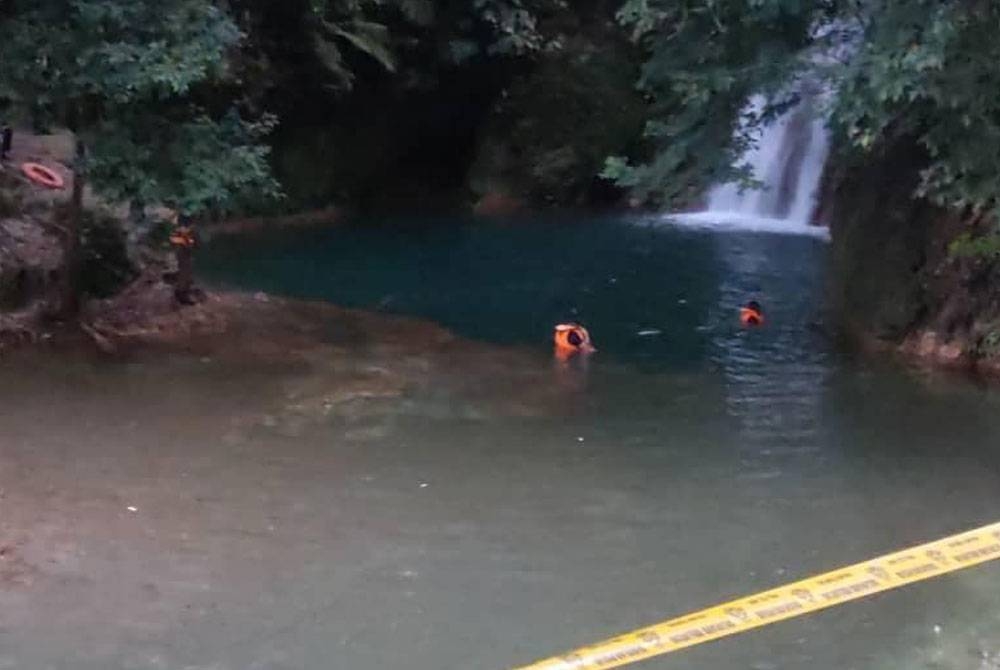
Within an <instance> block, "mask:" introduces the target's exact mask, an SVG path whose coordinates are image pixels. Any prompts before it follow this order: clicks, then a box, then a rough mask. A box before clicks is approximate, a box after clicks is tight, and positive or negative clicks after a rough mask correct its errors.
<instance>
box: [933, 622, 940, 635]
mask: <svg viewBox="0 0 1000 670" xmlns="http://www.w3.org/2000/svg"><path fill="white" fill-rule="evenodd" d="M934 634H935V635H940V634H941V625H940V624H934Z"/></svg>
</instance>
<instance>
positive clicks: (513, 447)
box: [0, 220, 1000, 670]
mask: <svg viewBox="0 0 1000 670" xmlns="http://www.w3.org/2000/svg"><path fill="white" fill-rule="evenodd" d="M389 223H391V222H389ZM389 223H386V224H385V226H382V227H367V228H360V229H358V228H340V229H335V230H328V231H307V232H302V233H300V234H295V235H291V236H288V235H285V236H283V237H281V238H277V237H273V238H269V237H267V236H264V237H256V238H245V239H229V240H223V239H220V240H218V241H217V242H216V243H215V245H214V246H213V247H211V248H209V249H207V250H206V251H207V253H206V254H204V256H203V258H202V262H203V263H204V269H205V273H206V275H207V276H209V277H210V278H211V279H212V281H214V282H216V283H218V284H222V285H229V286H239V287H242V288H247V289H254V290H258V289H259V290H267V291H271V292H280V293H286V294H290V295H299V296H305V297H313V298H324V299H329V300H333V301H336V302H339V303H345V304H351V305H355V306H369V307H380V308H382V309H386V310H391V311H396V312H400V313H404V314H410V315H418V316H424V317H427V318H431V319H434V320H436V321H439V322H441V323H443V324H445V325H447V326H448V327H450V328H452V329H454V330H455V331H456V332H457V333H459V334H460V335H462V336H463V337H465V338H468V339H470V340H473V341H475V342H478V343H479V344H476V345H474V346H470V347H463V348H461V349H460V350H457V351H456V352H454V353H449V351H445V352H443V353H440V354H437V355H436V356H437V357H435V356H431V355H427V356H426V357H419V356H417V357H414V360H413V361H410V362H408V364H412V366H411V367H412V368H413V369H415V370H419V371H420V373H419V374H420V375H422V377H421V379H422V382H421V383H419V384H416V385H414V386H411V387H408V390H407V391H406V392H405V393H404V395H403V396H402V397H400V398H397V399H394V400H390V401H387V402H379V403H376V404H375V405H372V406H369V405H363V406H361V407H359V408H358V409H357V411H356V412H353V413H351V414H341V415H336V416H334V417H331V418H329V419H326V420H319V421H315V422H312V423H308V424H305V425H296V426H293V427H292V428H289V427H288V426H287V425H286V424H285V423H283V418H282V416H281V415H280V403H279V404H278V405H275V399H276V398H278V399H280V398H283V397H285V396H286V395H288V394H289V393H290V390H292V389H295V388H298V385H300V384H302V383H303V379H305V380H307V381H308V382H309V383H312V382H313V381H315V379H312V378H311V377H310V375H312V376H313V377H315V376H317V375H320V374H323V375H326V373H320V372H317V369H313V370H304V369H301V368H300V367H298V366H294V365H289V366H287V367H284V366H281V365H274V364H273V363H272V364H268V365H267V366H265V365H263V364H262V365H260V366H258V367H255V366H253V365H246V364H233V363H226V362H223V361H221V360H213V359H206V360H200V359H197V358H186V357H183V356H171V357H161V358H143V359H136V360H132V361H129V362H124V363H114V364H109V363H107V362H88V361H81V360H63V359H57V358H55V357H52V356H37V355H32V354H26V355H23V356H21V357H18V358H15V359H11V360H8V361H6V362H4V363H2V364H0V379H2V382H3V383H2V384H0V389H2V390H0V394H2V397H0V401H2V402H0V408H2V413H0V433H2V435H3V436H4V438H3V440H2V442H0V472H2V473H3V483H2V488H3V491H2V497H0V506H2V507H0V509H3V510H4V514H3V516H2V524H0V532H2V533H3V538H4V541H5V542H7V543H8V545H9V550H8V551H6V552H0V557H2V561H4V562H0V668H6V667H11V668H45V667H53V668H74V669H88V668H93V669H94V670H97V669H99V668H100V669H107V668H143V669H145V668H213V669H226V670H229V669H232V670H244V669H247V668H262V669H263V668H267V669H271V668H282V669H283V668H288V669H291V668H335V669H338V670H339V669H344V670H369V669H371V670H375V669H383V668H400V669H407V670H423V669H427V670H430V669H432V668H433V669H440V668H483V669H496V668H504V667H509V666H511V665H515V664H518V663H524V662H527V661H529V660H532V659H533V658H536V657H540V656H546V655H550V654H552V653H556V652H559V651H563V650H565V649H567V648H570V647H574V646H577V645H580V644H583V643H587V642H590V641H592V640H594V639H598V638H603V637H606V636H608V635H611V634H614V633H617V632H619V631H624V630H626V629H629V628H632V627H636V626H639V625H642V624H648V623H652V622H655V621H658V620H661V619H664V618H668V617H672V616H675V615H679V614H683V613H684V612H687V611H690V610H693V609H699V608H701V607H703V606H707V605H711V604H714V603H716V602H718V601H720V600H723V599H726V598H729V597H734V596H738V595H742V594H745V593H748V592H752V591H755V590H760V589H764V588H768V587H772V586H775V585H778V584H780V583H783V582H785V581H789V580H792V579H795V578H798V577H801V576H805V575H808V574H811V573H814V572H818V571H822V570H827V569H831V568H834V567H836V566H838V565H841V564H845V563H851V562H855V561H857V560H861V559H865V558H868V557H872V556H875V555H877V554H879V553H883V552H886V551H890V550H894V549H897V548H900V547H902V546H904V545H907V544H910V543H917V542H922V541H926V540H930V539H934V538H935V537H938V536H940V535H943V534H947V533H950V532H956V531H959V530H963V529H966V528H971V527H974V526H976V525H980V524H984V523H990V522H993V521H996V520H997V518H998V511H1000V465H998V462H1000V460H998V456H1000V440H998V439H997V436H998V435H1000V411H998V410H1000V396H998V395H997V394H996V393H995V392H992V391H987V390H983V389H980V388H977V387H975V386H973V385H970V384H968V383H966V382H964V381H961V380H956V379H950V378H939V377H933V376H925V375H920V374H916V373H913V372H910V371H907V370H901V369H898V368H895V367H892V366H887V365H877V364H873V363H871V362H866V361H859V360H855V359H852V358H850V357H847V356H844V355H842V354H839V353H838V352H836V351H835V350H833V349H832V348H831V347H830V345H829V344H828V343H827V341H826V340H825V339H824V338H823V337H822V336H821V335H820V334H819V332H818V329H817V328H815V327H814V325H813V324H815V323H817V322H821V321H822V317H823V315H822V309H821V305H822V290H823V264H824V256H825V253H826V247H825V245H824V243H822V242H821V241H818V240H815V239H810V238H805V237H782V236H775V235H761V234H740V233H727V234H721V233H718V232H711V231H692V230H679V229H672V228H662V227H658V228H656V229H650V228H646V227H642V226H638V225H633V224H630V223H628V222H620V221H611V220H606V221H590V222H582V221H575V222H565V221H564V222H558V221H541V222H533V223H527V224H521V225H513V224H511V225H499V224H491V225H485V224H480V225H475V226H455V225H451V226H449V227H447V228H444V227H437V226H434V225H432V223H423V224H421V225H411V226H409V227H408V228H405V229H403V230H399V229H395V228H391V227H390V226H389ZM452 223H453V222H452ZM748 295H753V296H755V297H758V298H759V299H760V300H761V302H763V303H764V305H765V306H766V308H767V314H768V325H767V327H766V328H763V329H761V330H758V331H752V332H747V331H742V330H740V329H739V328H738V327H737V325H736V324H735V323H734V321H735V318H734V313H735V309H736V307H737V306H738V305H739V304H740V302H742V301H743V300H745V299H747V296H748ZM567 318H576V319H579V320H581V321H583V322H585V323H586V324H587V325H588V327H589V328H590V329H591V332H592V333H593V334H594V337H595V340H596V343H597V346H598V347H599V348H600V350H601V351H600V352H599V354H597V355H596V356H595V357H594V358H593V359H591V360H590V361H589V364H588V365H579V364H574V365H570V366H561V365H557V364H555V363H554V362H553V361H552V360H551V352H550V349H549V341H548V338H549V332H550V327H551V325H552V323H554V322H557V321H559V320H562V319H567ZM649 330H658V331H660V332H659V333H658V334H655V335H649V334H646V335H640V334H639V333H640V331H649ZM374 355H375V354H373V353H371V352H359V353H358V354H357V360H356V365H357V366H358V367H359V368H365V367H366V366H367V367H368V368H370V367H371V366H374V365H375V364H376V361H374V359H372V358H371V357H372V356H374ZM327 376H329V375H327ZM275 407H279V409H275ZM129 507H135V508H136V511H130V510H129V509H128V508H129ZM998 577H1000V565H988V566H985V567H980V568H976V569H973V570H970V571H967V572H964V573H958V574H954V575H951V576H948V577H945V578H941V579H938V580H936V581H934V582H930V583H925V584H920V585H916V586H913V587H910V588H907V589H905V590H900V591H896V592H893V593H889V594H885V595H882V596H879V597H876V598H873V599H870V600H867V601H862V602H859V603H854V604H849V605H846V606H843V607H840V608H837V609H835V610H832V611H828V612H825V613H822V614H819V615H815V616H811V617H807V618H802V619H798V620H793V621H790V622H786V623H782V624H778V625H775V626H772V627H770V628H767V629H763V630H759V631H756V632H751V633H749V634H746V635H743V636H740V637H737V638H732V639H729V640H725V641H721V642H718V643H714V644H710V645H706V646H703V647H700V648H696V649H692V650H689V651H686V652H682V653H680V654H677V655H674V656H670V657H667V658H665V659H659V660H654V661H651V662H649V663H648V664H647V665H645V666H644V667H650V668H661V667H662V668H668V667H669V668H692V669H694V668H713V669H714V670H728V669H734V670H735V669H737V668H740V669H746V668H754V669H756V670H769V669H777V668H780V669H783V670H784V669H798V668H802V669H806V668H809V669H815V668H830V669H831V670H833V669H837V670H840V669H843V668H859V669H862V668H872V669H882V668H901V667H905V668H920V667H935V668H974V669H978V670H984V669H986V668H995V667H998V665H997V664H998V663H1000V660H998V658H997V654H1000V581H998V579H997V578H998Z"/></svg>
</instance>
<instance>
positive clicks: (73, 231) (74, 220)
mask: <svg viewBox="0 0 1000 670" xmlns="http://www.w3.org/2000/svg"><path fill="white" fill-rule="evenodd" d="M85 152H86V147H85V146H84V144H83V141H82V140H79V139H78V140H77V141H76V160H75V162H74V164H73V196H72V198H71V199H70V204H69V211H68V213H67V216H66V221H65V228H64V238H63V275H62V285H61V287H60V292H59V293H60V295H59V311H58V316H59V317H60V318H63V319H72V318H75V317H76V316H77V314H79V313H80V270H81V267H82V259H81V251H82V249H81V244H80V232H81V229H82V228H83V188H84V186H85V181H86V178H85V177H84V172H83V160H84V155H85Z"/></svg>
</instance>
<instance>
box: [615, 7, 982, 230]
mask: <svg viewBox="0 0 1000 670" xmlns="http://www.w3.org/2000/svg"><path fill="white" fill-rule="evenodd" d="M619 19H620V20H621V22H622V23H623V24H625V25H626V26H628V27H629V28H630V29H631V30H632V32H633V36H634V38H635V39H636V40H637V41H638V42H640V43H641V44H642V45H643V46H644V47H645V48H646V50H647V52H648V54H649V60H648V62H647V64H646V66H645V68H644V71H643V76H642V79H641V86H642V88H643V90H644V91H646V92H647V94H648V95H649V96H650V97H651V98H652V99H653V101H654V102H653V107H654V112H655V114H656V118H655V119H654V120H653V121H652V122H651V123H650V124H648V126H647V128H646V135H647V137H648V139H649V141H650V142H652V143H653V144H654V145H655V146H656V147H657V149H658V150H657V152H656V154H655V158H654V159H653V160H651V161H649V162H647V163H643V164H639V165H629V164H628V163H626V162H625V161H623V160H620V159H615V160H612V161H610V162H609V164H608V166H607V170H606V174H608V175H609V176H612V177H616V178H618V179H619V180H620V181H621V182H622V183H624V184H627V185H631V186H634V187H636V188H637V189H638V190H639V191H640V193H642V194H647V195H653V194H655V195H658V196H660V197H661V198H662V199H664V200H666V201H668V202H670V201H676V200H678V199H683V198H685V197H689V195H690V193H691V192H692V191H694V192H697V191H700V190H703V189H704V188H705V186H706V185H707V184H710V183H712V182H716V181H722V180H729V179H734V178H736V179H744V180H752V177H753V175H751V174H749V173H748V168H747V166H746V165H741V164H740V160H739V158H740V156H741V155H742V154H743V152H744V150H745V149H746V147H747V145H748V144H750V143H752V142H754V141H755V137H756V134H757V131H758V130H759V128H760V126H761V125H762V124H765V123H767V122H768V121H769V120H771V119H772V118H774V116H775V115H776V114H779V113H780V112H782V111H783V110H784V109H786V108H787V107H788V106H789V105H791V104H795V103H796V102H797V101H798V100H800V99H801V98H802V97H803V96H804V95H808V94H810V93H811V92H815V91H816V90H817V89H819V90H824V91H827V92H828V100H827V105H826V107H825V108H824V109H823V110H822V111H823V112H825V113H829V114H830V120H831V125H832V128H833V130H834V135H835V144H836V145H837V146H838V147H839V148H840V150H841V151H842V152H845V151H846V152H853V153H855V154H858V155H861V156H868V157H869V158H870V159H871V160H877V153H873V152H876V151H877V150H878V149H879V147H880V146H882V145H884V144H886V143H892V142H895V141H897V140H899V139H900V138H903V137H905V138H907V139H908V140H909V141H912V142H914V143H916V144H917V145H919V146H920V147H922V149H923V150H924V154H925V156H926V161H925V163H924V164H923V165H921V166H917V167H918V168H919V169H920V170H921V171H920V174H919V180H918V182H917V184H916V185H915V188H914V191H913V195H914V196H917V197H925V198H927V199H928V200H929V201H930V202H933V203H935V204H939V205H941V206H943V207H948V208H965V207H969V208H972V209H974V210H976V211H985V212H995V211H996V208H997V206H998V199H997V195H998V191H1000V186H998V184H1000V182H998V181H997V179H996V175H997V173H998V171H1000V162H998V161H1000V159H998V157H1000V95H998V93H997V92H998V91H1000V70H998V69H997V68H996V62H997V59H998V57H1000V44H998V42H997V40H996V39H995V35H996V27H997V25H998V24H1000V5H998V4H997V3H995V2H992V1H991V0H971V1H958V0H951V1H947V2H938V1H933V0H886V1H882V2H867V1H864V0H804V1H799V0H795V1H789V0H755V1H753V2H749V1H747V0H723V1H721V2H720V1H718V0H628V2H626V3H625V4H624V6H623V7H622V9H621V10H620V12H619ZM751 94H760V95H762V96H764V97H765V99H766V104H764V105H763V106H761V107H759V108H748V107H747V106H746V101H747V99H748V97H749V96H750V95H751Z"/></svg>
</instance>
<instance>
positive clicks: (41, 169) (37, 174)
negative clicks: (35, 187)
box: [21, 163, 66, 189]
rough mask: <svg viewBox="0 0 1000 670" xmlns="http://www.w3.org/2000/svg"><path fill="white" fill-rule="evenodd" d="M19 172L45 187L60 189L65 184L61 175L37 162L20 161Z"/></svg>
mask: <svg viewBox="0 0 1000 670" xmlns="http://www.w3.org/2000/svg"><path fill="white" fill-rule="evenodd" d="M21 172H23V173H24V176H25V177H27V178H28V179H30V180H31V181H33V182H35V183H36V184H39V185H41V186H44V187H46V188H53V189H60V188H64V187H65V186H66V182H65V181H63V178H62V177H60V176H59V175H58V174H56V173H55V172H53V171H52V170H50V169H49V168H47V167H45V166H44V165H41V164H39V163H22V164H21Z"/></svg>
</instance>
